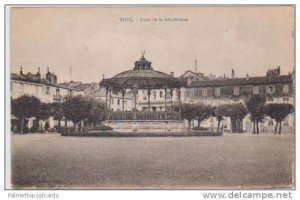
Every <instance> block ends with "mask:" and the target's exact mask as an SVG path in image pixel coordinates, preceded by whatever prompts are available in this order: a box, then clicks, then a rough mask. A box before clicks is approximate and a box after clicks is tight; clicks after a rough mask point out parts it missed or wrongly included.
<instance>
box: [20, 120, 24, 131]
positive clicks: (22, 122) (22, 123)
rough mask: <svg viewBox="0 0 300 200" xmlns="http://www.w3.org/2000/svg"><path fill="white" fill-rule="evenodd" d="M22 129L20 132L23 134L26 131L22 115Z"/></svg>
mask: <svg viewBox="0 0 300 200" xmlns="http://www.w3.org/2000/svg"><path fill="white" fill-rule="evenodd" d="M20 128H21V130H20V133H21V134H23V133H24V116H22V117H21V127H20Z"/></svg>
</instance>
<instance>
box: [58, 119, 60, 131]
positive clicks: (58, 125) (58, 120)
mask: <svg viewBox="0 0 300 200" xmlns="http://www.w3.org/2000/svg"><path fill="white" fill-rule="evenodd" d="M58 132H59V133H60V132H61V125H60V119H59V120H58Z"/></svg>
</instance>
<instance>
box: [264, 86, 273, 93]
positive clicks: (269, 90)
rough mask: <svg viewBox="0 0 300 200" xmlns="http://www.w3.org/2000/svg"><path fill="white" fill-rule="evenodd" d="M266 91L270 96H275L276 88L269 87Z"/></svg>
mask: <svg viewBox="0 0 300 200" xmlns="http://www.w3.org/2000/svg"><path fill="white" fill-rule="evenodd" d="M266 90H267V93H268V94H274V93H275V86H273V85H272V86H267V88H266Z"/></svg>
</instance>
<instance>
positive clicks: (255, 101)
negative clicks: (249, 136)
mask: <svg viewBox="0 0 300 200" xmlns="http://www.w3.org/2000/svg"><path fill="white" fill-rule="evenodd" d="M265 103H266V98H265V97H262V96H260V95H254V96H252V97H250V98H249V99H248V100H247V101H246V106H247V109H248V111H249V113H250V120H251V121H252V122H253V134H255V133H256V134H259V125H258V123H259V122H262V121H263V119H264V115H265V113H264V106H265ZM255 126H256V130H255Z"/></svg>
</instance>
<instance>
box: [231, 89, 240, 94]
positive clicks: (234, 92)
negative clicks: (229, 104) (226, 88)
mask: <svg viewBox="0 0 300 200" xmlns="http://www.w3.org/2000/svg"><path fill="white" fill-rule="evenodd" d="M233 94H234V95H239V94H240V88H239V87H235V88H233Z"/></svg>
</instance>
